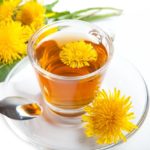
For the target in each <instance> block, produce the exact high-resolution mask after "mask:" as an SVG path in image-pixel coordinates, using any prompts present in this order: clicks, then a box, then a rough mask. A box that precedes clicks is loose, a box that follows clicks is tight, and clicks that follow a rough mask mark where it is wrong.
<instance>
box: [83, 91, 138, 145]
mask: <svg viewBox="0 0 150 150" xmlns="http://www.w3.org/2000/svg"><path fill="white" fill-rule="evenodd" d="M131 108H132V103H131V101H130V97H126V96H121V94H120V91H119V90H116V89H114V93H111V92H110V93H109V94H107V93H106V91H105V90H102V91H98V93H97V95H96V97H95V99H94V101H93V102H92V104H91V105H89V106H87V107H85V111H86V114H85V115H83V116H82V118H83V121H84V122H85V132H86V135H87V136H88V137H92V136H94V137H96V138H97V143H99V144H112V143H117V142H118V141H120V140H123V141H126V137H125V135H124V133H125V132H131V131H132V130H134V129H136V128H137V126H136V125H134V124H133V123H132V122H131V120H132V119H134V117H135V116H134V113H133V112H130V109H131Z"/></svg>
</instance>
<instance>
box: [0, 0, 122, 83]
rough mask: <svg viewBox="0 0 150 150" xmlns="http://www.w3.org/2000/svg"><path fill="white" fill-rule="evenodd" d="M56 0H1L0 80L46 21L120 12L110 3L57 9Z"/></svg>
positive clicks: (86, 18) (89, 19)
mask: <svg viewBox="0 0 150 150" xmlns="http://www.w3.org/2000/svg"><path fill="white" fill-rule="evenodd" d="M57 3H58V0H55V1H53V2H52V3H51V4H48V5H44V4H43V3H42V1H41V2H40V1H36V0H25V1H23V0H0V81H3V80H4V79H5V77H6V76H7V74H8V73H9V71H10V70H11V69H12V68H13V67H14V65H15V64H16V63H17V62H18V61H19V60H21V59H22V58H23V57H24V56H26V48H27V43H28V40H29V38H30V37H31V35H32V34H33V33H34V32H35V31H36V30H38V29H39V28H40V27H42V26H43V25H45V24H47V23H48V21H56V20H62V19H81V20H85V21H93V20H97V19H104V18H107V17H112V16H116V15H120V14H121V11H120V10H119V9H115V8H109V7H97V8H87V9H83V10H78V11H75V12H70V11H62V12H56V11H54V10H53V7H54V6H55V5H56V4H57ZM104 12H105V13H104Z"/></svg>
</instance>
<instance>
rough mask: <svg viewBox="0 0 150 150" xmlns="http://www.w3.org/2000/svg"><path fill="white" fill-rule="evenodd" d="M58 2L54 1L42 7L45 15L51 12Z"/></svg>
mask: <svg viewBox="0 0 150 150" xmlns="http://www.w3.org/2000/svg"><path fill="white" fill-rule="evenodd" d="M58 2H59V0H55V1H54V2H53V3H51V4H48V5H45V6H44V7H45V8H46V13H49V12H53V11H52V9H53V7H54V6H55V5H56V4H57V3H58Z"/></svg>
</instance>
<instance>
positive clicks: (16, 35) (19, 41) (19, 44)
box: [0, 21, 32, 64]
mask: <svg viewBox="0 0 150 150" xmlns="http://www.w3.org/2000/svg"><path fill="white" fill-rule="evenodd" d="M31 34H32V31H31V29H30V28H29V27H28V26H22V25H21V23H20V22H16V21H9V22H5V21H1V22H0V62H1V63H7V64H11V63H13V61H15V60H18V59H21V58H22V57H23V56H25V55H26V47H27V45H26V42H27V41H28V39H29V37H30V36H31Z"/></svg>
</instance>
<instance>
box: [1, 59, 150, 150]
mask: <svg viewBox="0 0 150 150" xmlns="http://www.w3.org/2000/svg"><path fill="white" fill-rule="evenodd" d="M115 87H116V88H118V89H120V90H121V91H122V93H123V94H126V95H129V96H131V98H132V103H133V106H134V108H133V111H134V112H135V115H136V118H135V120H133V122H134V123H135V124H137V125H138V126H139V128H140V126H141V124H142V123H143V121H144V119H145V117H146V114H147V111H148V107H149V101H148V91H147V87H146V84H145V82H144V80H143V78H142V76H141V75H140V73H139V72H138V71H137V69H136V68H135V67H134V66H133V65H131V64H130V63H129V62H128V61H126V60H124V59H122V58H114V59H113V60H112V62H111V64H110V67H109V69H108V72H107V74H106V76H105V79H104V81H103V84H102V88H104V89H106V90H107V89H110V90H112V89H114V88H115ZM0 91H2V92H1V94H0V97H1V98H2V97H7V96H16V95H17V96H22V97H27V98H29V99H35V100H37V101H39V100H40V99H41V98H42V97H41V94H40V89H39V85H38V83H37V79H36V76H35V74H34V70H33V69H32V66H31V65H30V63H29V60H28V58H25V59H23V60H22V61H21V62H20V63H19V64H17V65H16V67H15V68H14V69H13V70H12V71H11V72H10V73H9V75H8V77H7V79H6V81H5V84H4V86H3V87H2V88H1V89H0ZM62 119H63V118H62ZM5 120H6V121H7V123H8V125H9V126H10V127H11V129H12V130H13V131H14V132H15V133H16V134H17V135H18V136H19V137H20V138H22V139H24V140H26V141H27V142H29V143H31V144H34V145H36V146H37V147H39V148H40V147H42V148H43V149H49V150H50V149H51V150H95V149H97V150H102V149H103V150H104V149H107V148H110V147H113V146H116V145H118V144H120V143H122V142H121V141H120V142H119V143H117V144H112V145H97V144H96V143H95V140H94V139H93V138H87V137H86V136H85V134H84V129H83V128H82V124H80V125H79V124H78V125H74V126H67V125H62V124H59V123H58V122H57V121H54V120H53V118H49V119H48V120H47V119H45V118H44V117H43V116H41V117H39V118H37V119H33V120H29V121H14V120H10V119H8V118H5ZM136 131H137V130H135V131H133V132H132V133H130V134H127V135H126V136H127V138H128V137H130V136H131V135H133V134H134V133H135V132H136Z"/></svg>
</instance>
